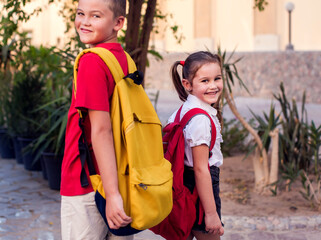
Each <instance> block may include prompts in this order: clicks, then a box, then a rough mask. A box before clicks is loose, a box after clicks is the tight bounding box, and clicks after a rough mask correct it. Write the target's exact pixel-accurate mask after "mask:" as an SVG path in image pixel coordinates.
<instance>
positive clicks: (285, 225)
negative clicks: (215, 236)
mask: <svg viewBox="0 0 321 240" xmlns="http://www.w3.org/2000/svg"><path fill="white" fill-rule="evenodd" d="M222 222H223V223H224V225H225V226H224V228H225V229H226V230H237V231H248V230H250V231H254V230H258V231H286V230H295V229H319V228H321V215H314V216H289V217H277V216H270V217H239V216H224V215H223V216H222Z"/></svg>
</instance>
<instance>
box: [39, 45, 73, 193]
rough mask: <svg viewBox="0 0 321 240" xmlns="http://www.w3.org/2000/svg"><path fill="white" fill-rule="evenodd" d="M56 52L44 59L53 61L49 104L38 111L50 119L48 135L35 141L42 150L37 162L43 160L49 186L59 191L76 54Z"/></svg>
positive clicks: (46, 121)
mask: <svg viewBox="0 0 321 240" xmlns="http://www.w3.org/2000/svg"><path fill="white" fill-rule="evenodd" d="M53 50H54V49H52V51H51V53H50V54H48V55H46V56H43V58H50V61H49V59H47V60H48V62H50V66H47V69H48V70H47V71H48V72H50V73H51V74H50V76H49V77H47V79H46V86H47V88H46V89H47V95H48V96H49V97H48V98H47V100H48V101H47V102H46V103H45V104H44V105H42V106H40V107H39V108H38V109H37V111H44V112H45V113H46V118H45V119H44V121H43V122H42V124H41V128H42V129H43V130H44V132H43V133H42V134H41V135H40V136H39V137H38V138H37V140H36V141H35V142H34V148H36V149H39V151H38V154H37V156H36V159H38V158H41V159H42V160H43V166H44V169H43V171H45V172H46V175H47V178H48V183H49V187H50V188H51V189H54V190H59V189H60V177H61V164H62V158H63V152H64V140H65V129H66V125H67V115H68V110H69V106H70V97H71V91H72V88H71V86H72V85H71V83H72V80H71V79H72V76H73V67H72V65H71V64H70V63H71V62H72V61H71V60H72V59H70V57H72V55H69V57H68V56H66V55H65V54H66V52H62V51H53ZM43 67H45V66H43Z"/></svg>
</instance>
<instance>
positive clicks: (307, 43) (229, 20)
mask: <svg viewBox="0 0 321 240" xmlns="http://www.w3.org/2000/svg"><path fill="white" fill-rule="evenodd" d="M291 1H292V2H293V3H294V4H295V9H294V11H293V12H292V43H293V45H294V48H295V50H298V51H303V50H321V27H320V26H321V14H319V11H320V10H321V1H320V0H308V1H303V0H291ZM193 2H194V4H193ZM268 2H269V4H268V6H267V7H266V8H265V11H263V12H259V11H258V10H254V9H253V5H254V0H194V1H192V0H162V1H161V5H162V8H163V9H166V11H164V12H168V13H172V14H173V15H174V19H173V20H172V21H173V22H175V23H177V24H178V26H179V27H180V30H181V32H183V34H184V36H185V40H184V42H183V43H182V44H181V45H179V44H176V42H175V40H174V38H173V37H172V36H171V32H170V31H169V30H167V31H165V32H164V33H163V34H164V35H165V37H164V38H163V39H161V38H158V46H162V48H159V50H160V51H161V50H162V49H164V50H167V51H176V52H177V51H195V50H200V49H203V48H204V47H207V48H209V49H216V48H217V45H218V44H220V45H221V47H222V49H226V50H228V51H232V50H233V49H235V48H236V50H237V51H280V50H285V48H286V45H287V44H288V12H287V11H286V10H285V4H286V3H287V2H288V0H268ZM193 17H194V19H193ZM208 21H210V22H208Z"/></svg>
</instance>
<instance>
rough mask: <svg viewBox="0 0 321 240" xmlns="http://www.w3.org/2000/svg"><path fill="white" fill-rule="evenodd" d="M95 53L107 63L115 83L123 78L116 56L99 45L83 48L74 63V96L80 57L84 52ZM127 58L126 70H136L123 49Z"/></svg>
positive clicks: (130, 71)
mask: <svg viewBox="0 0 321 240" xmlns="http://www.w3.org/2000/svg"><path fill="white" fill-rule="evenodd" d="M89 52H91V53H95V54H97V55H98V56H99V57H100V58H101V59H102V60H103V61H104V62H105V63H106V65H107V67H108V69H109V70H110V72H111V74H112V75H113V78H114V81H115V83H116V84H117V82H119V81H120V80H121V79H123V78H124V76H125V74H124V72H123V70H122V68H121V66H120V64H119V62H118V60H117V58H116V57H115V56H114V54H112V53H111V52H110V51H109V50H107V49H105V48H101V47H97V48H88V49H85V50H83V51H82V52H81V53H79V54H78V56H77V57H76V60H75V64H74V80H73V86H74V97H75V98H76V93H77V74H78V66H79V61H80V58H81V57H82V56H83V55H84V54H86V53H89ZM124 52H125V54H126V58H127V64H128V72H129V73H132V72H135V71H136V65H135V62H134V60H133V59H132V58H131V57H130V55H129V54H128V53H127V52H126V51H124ZM78 113H79V115H80V117H82V114H81V112H80V111H78Z"/></svg>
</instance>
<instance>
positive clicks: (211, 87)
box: [182, 63, 223, 105]
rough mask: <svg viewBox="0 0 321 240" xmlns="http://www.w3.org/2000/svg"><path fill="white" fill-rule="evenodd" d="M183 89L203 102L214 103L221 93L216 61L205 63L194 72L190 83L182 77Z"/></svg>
mask: <svg viewBox="0 0 321 240" xmlns="http://www.w3.org/2000/svg"><path fill="white" fill-rule="evenodd" d="M182 82H183V85H184V87H185V89H186V90H187V91H188V92H189V93H190V94H193V95H194V96H195V97H197V98H199V99H200V100H202V101H203V102H205V103H207V104H209V105H211V104H213V103H216V102H217V101H218V99H219V97H220V95H221V94H222V90H223V79H222V73H221V68H220V65H219V64H218V63H207V64H204V65H203V66H201V67H200V68H199V69H198V71H197V72H196V74H195V76H194V78H193V80H192V84H191V83H190V82H189V81H188V80H187V79H183V81H182Z"/></svg>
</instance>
